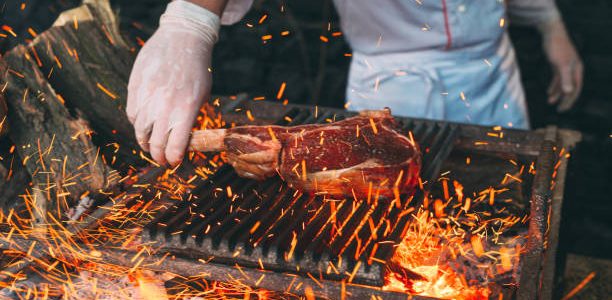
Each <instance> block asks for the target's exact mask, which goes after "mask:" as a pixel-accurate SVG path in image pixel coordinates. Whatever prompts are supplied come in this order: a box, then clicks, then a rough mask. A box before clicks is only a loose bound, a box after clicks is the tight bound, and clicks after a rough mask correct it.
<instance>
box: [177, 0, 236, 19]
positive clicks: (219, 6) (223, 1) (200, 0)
mask: <svg viewBox="0 0 612 300" xmlns="http://www.w3.org/2000/svg"><path fill="white" fill-rule="evenodd" d="M187 1H188V2H191V3H193V4H196V5H198V6H201V7H203V8H206V9H208V10H210V11H211V12H213V13H214V14H216V15H217V16H219V17H221V15H222V14H223V10H224V9H225V6H226V5H227V2H228V0H187Z"/></svg>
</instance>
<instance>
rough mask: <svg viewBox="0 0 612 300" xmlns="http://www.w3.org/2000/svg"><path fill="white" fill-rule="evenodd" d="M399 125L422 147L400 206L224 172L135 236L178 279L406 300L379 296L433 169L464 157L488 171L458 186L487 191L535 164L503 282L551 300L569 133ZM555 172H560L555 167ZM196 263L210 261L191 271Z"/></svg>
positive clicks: (254, 108)
mask: <svg viewBox="0 0 612 300" xmlns="http://www.w3.org/2000/svg"><path fill="white" fill-rule="evenodd" d="M221 108H222V111H223V113H224V119H226V120H227V121H228V123H229V122H232V121H233V122H235V123H238V124H240V123H242V122H244V121H246V118H245V117H244V114H245V111H247V110H248V111H251V112H252V113H253V114H254V115H255V116H257V119H258V122H259V123H260V124H272V123H274V124H278V125H300V124H308V123H324V122H330V121H333V120H340V119H343V118H347V117H350V116H352V115H354V113H351V112H347V111H344V110H337V109H330V108H316V107H308V106H300V105H285V106H284V105H281V104H278V103H271V102H261V101H258V102H257V103H253V101H249V100H248V99H244V98H243V99H240V98H238V99H236V100H228V101H224V102H222V106H221ZM398 120H399V121H400V124H401V126H402V129H403V131H404V133H406V134H408V132H411V133H412V134H413V135H414V137H415V139H416V140H417V142H418V143H419V145H420V146H421V148H422V151H423V170H422V173H421V178H422V185H421V188H420V189H418V191H417V193H416V194H415V195H414V196H413V197H409V198H406V197H404V200H403V201H402V202H401V203H392V202H391V200H390V199H381V200H380V201H377V202H367V201H359V202H358V201H352V199H343V200H335V199H325V198H324V197H323V196H311V195H302V194H300V193H299V192H297V191H295V190H293V189H291V188H289V187H287V186H286V185H285V184H283V183H282V182H281V181H280V180H279V179H278V178H272V179H268V180H266V181H264V182H256V181H251V180H247V179H243V178H240V177H238V176H237V175H236V174H235V172H234V171H233V170H232V169H231V168H230V167H229V166H224V167H221V168H220V169H219V170H218V171H217V172H216V173H215V174H213V175H212V176H210V177H209V178H208V180H207V181H205V182H203V183H202V184H198V185H197V186H196V187H195V188H194V189H193V190H192V191H191V194H192V197H189V199H186V200H183V201H180V202H176V201H175V202H172V204H171V205H169V206H168V207H167V208H166V209H165V210H163V211H162V212H160V213H158V214H157V215H156V217H155V218H154V219H153V221H151V222H150V223H149V224H147V225H146V226H145V229H146V230H144V231H143V233H142V239H143V241H144V242H147V243H151V244H153V245H155V247H159V249H160V250H161V253H171V254H172V255H174V256H176V258H175V259H174V260H172V261H170V262H168V261H165V262H164V263H165V264H166V263H167V264H166V265H165V267H166V268H169V269H170V270H173V271H177V272H178V271H179V270H181V271H182V272H179V273H182V274H190V273H191V274H193V273H200V272H208V273H209V274H210V275H209V276H210V278H211V279H213V280H224V278H225V276H228V274H233V273H236V272H237V268H238V269H239V271H240V272H239V273H236V274H243V275H244V274H250V275H251V277H253V282H252V285H257V286H260V287H263V288H268V289H273V290H280V291H283V290H287V289H290V288H291V285H293V282H294V281H295V280H296V278H299V280H300V281H302V282H306V283H308V282H309V283H310V286H313V287H315V294H316V295H319V296H324V297H332V298H336V297H339V294H338V293H341V292H345V291H346V288H347V285H349V286H350V289H351V293H352V294H353V296H355V295H363V296H367V295H370V294H375V295H381V296H384V298H389V297H391V298H404V297H405V294H401V293H394V292H388V291H382V290H381V287H382V286H383V285H384V272H385V268H386V267H387V263H388V262H389V260H390V258H391V257H392V255H393V253H394V251H395V247H396V246H397V245H398V244H399V243H400V242H401V240H402V238H403V234H404V232H405V229H406V228H405V227H406V225H407V224H408V219H409V218H410V214H408V213H403V212H405V211H407V209H408V208H409V207H411V206H418V205H419V204H420V201H422V200H423V199H426V198H427V197H430V198H431V197H432V195H435V194H436V193H437V192H440V191H436V188H435V187H434V183H435V182H436V180H437V179H438V177H439V176H440V170H442V169H445V170H446V169H454V171H453V172H456V173H459V174H460V173H461V163H458V162H459V161H461V162H462V161H464V160H465V157H466V156H471V157H473V159H474V160H481V161H483V162H485V165H484V166H482V167H481V168H480V169H479V171H478V172H476V173H477V174H478V176H474V175H473V174H472V175H469V174H471V173H474V171H473V170H472V169H473V168H475V166H474V165H472V166H470V167H471V168H472V169H471V170H472V171H469V172H465V174H464V176H465V178H462V181H463V182H464V183H465V184H466V185H470V184H473V185H486V184H488V183H487V179H489V181H490V179H491V178H487V177H490V176H491V175H492V174H495V173H498V172H499V170H500V169H502V168H503V167H502V166H501V164H502V162H505V161H507V160H508V159H512V160H516V161H520V162H523V163H525V164H528V163H529V162H533V163H534V166H535V169H536V170H537V173H536V174H535V176H528V177H527V178H526V179H525V180H524V181H523V182H522V183H520V184H519V185H520V187H519V190H521V191H522V195H518V196H517V198H516V199H515V201H516V202H517V203H518V204H519V206H522V207H523V209H527V210H529V211H530V216H531V217H530V218H529V221H528V224H526V225H525V230H526V231H528V232H529V234H528V237H529V238H528V241H527V243H526V244H527V249H526V251H524V254H522V255H521V259H520V262H521V266H520V270H521V273H520V274H521V275H520V279H519V282H518V283H519V284H518V285H512V284H505V285H503V284H500V290H501V292H502V293H503V294H504V295H507V296H510V297H512V296H517V297H518V298H520V299H531V298H536V297H541V298H550V296H551V290H552V286H551V285H552V282H553V277H554V276H553V275H554V273H555V271H554V260H555V255H556V244H557V236H558V225H559V224H558V223H559V212H560V206H561V201H562V189H563V178H564V175H565V174H564V173H565V169H564V162H563V161H562V160H559V157H560V156H559V152H560V151H561V149H562V147H563V146H564V141H565V140H568V138H567V137H568V136H571V134H570V133H568V132H566V131H559V130H557V129H556V128H553V127H551V128H547V129H546V130H544V131H541V132H526V131H519V130H503V135H504V136H503V138H500V136H499V135H491V134H490V132H491V131H492V129H491V128H485V127H479V126H471V125H458V124H452V123H445V122H434V121H426V120H415V119H409V118H398ZM497 131H498V132H502V131H501V130H499V129H497ZM488 133H489V134H488ZM564 137H565V139H564ZM565 146H567V145H565ZM564 151H565V150H564ZM561 164H563V168H559V167H560V166H561ZM185 169H189V168H188V167H186V168H185ZM183 171H184V172H188V171H185V170H183ZM553 175H554V176H556V178H557V181H556V183H555V182H554V181H553V180H552V178H553ZM553 195H554V197H553ZM553 199H554V201H552V200H553ZM551 201H552V202H551ZM368 218H371V219H372V220H375V221H380V223H379V224H378V226H377V227H376V228H377V229H378V231H377V233H379V234H372V229H371V228H370V226H368V225H367V224H366V222H367V220H368ZM108 259H109V260H111V261H112V260H116V258H113V257H108ZM196 259H199V260H200V261H202V260H205V261H207V262H208V263H207V265H202V266H194V265H190V264H189V261H190V260H191V261H195V260H196ZM330 265H332V270H333V271H332V272H330ZM183 268H188V270H182V269H183ZM271 271H272V272H274V273H273V274H274V275H273V276H272V275H271V273H270V272H271ZM245 272H247V273H245ZM258 274H267V276H266V278H267V279H264V280H261V281H260V282H256V279H257V278H260V279H261V277H260V276H259V275H258ZM295 276H298V277H295ZM226 279H227V278H226ZM317 286H318V287H317ZM292 292H297V293H303V292H304V290H303V288H302V290H301V291H300V290H297V291H292ZM368 297H369V296H368Z"/></svg>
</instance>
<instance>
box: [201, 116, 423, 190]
mask: <svg viewBox="0 0 612 300" xmlns="http://www.w3.org/2000/svg"><path fill="white" fill-rule="evenodd" d="M191 149H192V150H196V151H220V150H225V151H227V155H228V161H229V163H230V164H231V165H232V166H233V167H234V168H235V169H236V171H237V173H238V174H239V175H240V176H243V177H248V178H253V179H259V180H262V179H265V178H267V177H270V176H274V175H276V174H278V175H280V176H281V178H282V179H283V180H285V181H286V182H288V183H289V184H290V185H291V186H292V187H294V188H297V189H300V190H302V191H305V192H312V193H318V194H329V195H332V196H353V195H354V196H355V197H358V198H364V197H368V196H370V197H375V196H376V195H379V196H383V197H396V196H397V195H399V194H402V193H409V192H411V191H412V190H414V187H415V186H416V184H417V180H418V176H419V170H420V167H421V154H420V151H419V148H418V146H417V144H416V143H415V142H414V141H413V140H411V139H410V138H408V137H407V136H405V135H402V134H400V133H399V132H398V130H397V124H396V122H395V120H394V119H393V117H392V116H391V114H390V112H389V111H388V110H383V111H366V112H362V113H361V114H360V115H359V116H356V117H352V118H349V119H346V120H343V121H338V122H335V123H329V124H316V125H301V126H293V127H283V126H240V127H235V128H231V129H217V130H205V131H199V132H196V133H194V137H193V139H192V141H191Z"/></svg>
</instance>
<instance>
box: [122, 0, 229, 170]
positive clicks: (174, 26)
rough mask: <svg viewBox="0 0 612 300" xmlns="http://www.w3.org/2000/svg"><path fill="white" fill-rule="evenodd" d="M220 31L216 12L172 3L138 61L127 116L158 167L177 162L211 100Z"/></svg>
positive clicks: (180, 158) (183, 153)
mask: <svg viewBox="0 0 612 300" xmlns="http://www.w3.org/2000/svg"><path fill="white" fill-rule="evenodd" d="M218 32H219V17H218V16H217V15H216V14H214V13H213V12H211V11H209V10H207V9H205V8H203V7H200V6H198V5H195V4H193V3H190V2H187V1H183V0H177V1H173V2H171V3H170V4H168V7H167V8H166V12H165V13H164V14H163V15H162V17H161V19H160V26H159V28H158V29H157V31H156V32H155V34H153V36H152V37H151V38H150V39H149V40H148V41H147V43H146V44H145V45H144V47H143V48H142V50H141V51H140V53H139V54H138V57H137V58H136V62H135V64H134V68H133V69H132V73H131V75H130V81H129V85H128V102H127V115H128V118H129V119H130V122H132V124H133V125H134V129H135V131H136V138H137V139H138V143H139V144H140V146H141V147H142V149H143V150H145V151H149V152H150V153H151V156H152V157H153V159H155V160H156V161H157V162H158V163H159V164H161V165H166V164H169V165H171V166H175V165H177V164H179V163H180V162H181V160H182V159H183V156H184V155H185V151H186V148H187V144H188V143H189V137H190V132H191V128H192V126H193V124H194V121H195V118H196V117H197V114H198V111H199V109H200V107H201V106H202V104H203V102H204V101H205V100H207V99H208V98H209V97H210V88H211V79H212V76H211V71H210V70H211V69H210V64H211V56H212V49H213V45H214V44H215V42H216V41H217V37H218Z"/></svg>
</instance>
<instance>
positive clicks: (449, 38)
mask: <svg viewBox="0 0 612 300" xmlns="http://www.w3.org/2000/svg"><path fill="white" fill-rule="evenodd" d="M442 12H443V13H444V30H445V31H446V50H448V49H450V48H451V46H452V45H453V36H452V34H451V31H450V24H449V23H448V10H447V9H446V0H442Z"/></svg>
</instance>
